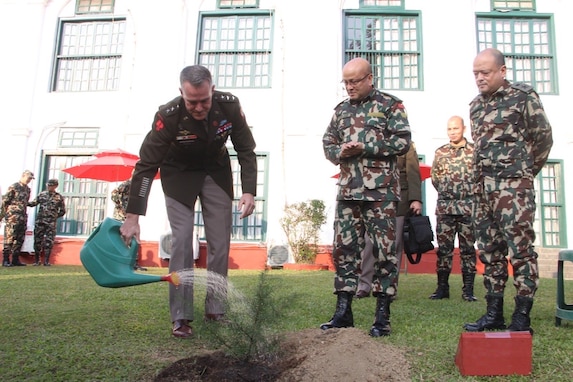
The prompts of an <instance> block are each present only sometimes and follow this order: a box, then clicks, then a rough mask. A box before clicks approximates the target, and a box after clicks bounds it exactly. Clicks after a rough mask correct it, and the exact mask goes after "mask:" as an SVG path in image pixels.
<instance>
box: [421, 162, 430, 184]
mask: <svg viewBox="0 0 573 382" xmlns="http://www.w3.org/2000/svg"><path fill="white" fill-rule="evenodd" d="M431 176H432V165H429V164H425V163H420V178H421V179H422V180H426V179H428V178H429V177H431Z"/></svg>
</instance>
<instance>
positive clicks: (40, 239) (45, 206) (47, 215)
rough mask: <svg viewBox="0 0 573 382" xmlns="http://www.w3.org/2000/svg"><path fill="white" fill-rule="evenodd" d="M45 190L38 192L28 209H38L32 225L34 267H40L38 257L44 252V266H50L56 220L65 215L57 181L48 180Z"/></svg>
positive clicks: (64, 207)
mask: <svg viewBox="0 0 573 382" xmlns="http://www.w3.org/2000/svg"><path fill="white" fill-rule="evenodd" d="M46 187H48V189H47V190H45V191H42V192H40V193H39V194H38V195H37V196H36V197H35V198H34V200H32V201H31V202H29V203H28V207H35V206H39V207H38V213H37V214H36V222H35V223H34V257H35V261H34V265H40V255H41V253H42V252H44V266H50V255H51V253H52V248H54V239H55V237H56V223H57V221H58V218H61V217H62V216H64V215H65V214H66V204H65V202H64V197H63V196H62V195H61V194H60V193H58V192H56V188H58V180H57V179H50V180H48V182H47V183H46Z"/></svg>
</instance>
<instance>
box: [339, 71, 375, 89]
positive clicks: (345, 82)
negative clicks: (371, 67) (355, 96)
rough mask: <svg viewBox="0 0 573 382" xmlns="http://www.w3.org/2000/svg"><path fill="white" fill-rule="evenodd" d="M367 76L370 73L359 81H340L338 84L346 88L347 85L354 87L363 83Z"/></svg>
mask: <svg viewBox="0 0 573 382" xmlns="http://www.w3.org/2000/svg"><path fill="white" fill-rule="evenodd" d="M369 75H370V73H368V74H367V75H365V76H364V77H362V78H361V79H359V80H342V81H340V83H341V84H344V86H348V85H352V86H356V85H358V84H359V83H361V82H362V81H364V80H365V79H366V78H367V77H368V76H369Z"/></svg>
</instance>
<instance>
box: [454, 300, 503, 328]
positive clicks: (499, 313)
mask: <svg viewBox="0 0 573 382" xmlns="http://www.w3.org/2000/svg"><path fill="white" fill-rule="evenodd" d="M485 299H486V300H487V313H486V314H484V315H483V316H481V317H480V319H479V320H477V321H476V322H472V323H467V324H464V329H465V330H466V331H468V332H483V331H484V330H486V329H488V330H503V329H505V320H504V318H503V297H499V296H490V295H487V296H485Z"/></svg>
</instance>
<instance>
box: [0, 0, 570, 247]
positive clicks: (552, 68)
mask: <svg viewBox="0 0 573 382" xmlns="http://www.w3.org/2000/svg"><path fill="white" fill-rule="evenodd" d="M571 14H573V2H571V1H569V0H529V1H526V0H515V1H495V0H436V1H430V0H338V1H334V0H315V1H300V0H288V1H287V0H162V1H151V0H150V1H141V0H139V1H137V0H75V1H74V0H0V47H1V48H2V55H3V59H2V60H1V62H0V76H1V78H2V84H3V86H2V89H1V90H0V96H1V99H2V103H1V105H2V106H1V108H2V121H3V127H2V129H0V138H1V141H2V149H0V160H1V163H2V164H3V166H2V168H3V169H2V172H1V174H0V188H1V190H2V192H4V191H5V190H6V189H7V187H8V186H9V185H10V184H12V183H14V182H15V181H17V180H18V179H19V177H20V174H21V173H22V171H23V170H25V169H30V170H32V171H33V172H34V173H35V174H36V180H35V181H34V182H33V183H32V184H31V187H32V195H33V196H34V195H35V194H36V193H38V192H40V191H41V190H42V189H43V188H44V187H43V185H44V184H45V182H46V180H47V179H49V178H58V179H59V183H60V186H59V189H58V190H59V191H60V192H61V193H62V194H63V195H64V196H65V197H66V201H67V205H68V210H69V211H68V213H67V214H66V216H65V217H64V218H63V219H61V221H60V222H59V225H58V235H62V236H80V237H81V236H85V237H87V235H89V233H90V232H91V230H92V229H93V228H94V227H95V226H96V225H97V224H99V222H101V221H102V220H103V218H105V217H106V216H111V214H112V209H113V206H112V203H111V200H110V192H111V189H112V188H113V187H114V186H115V184H113V183H107V182H101V181H93V180H86V179H76V178H74V177H72V176H70V175H69V174H67V173H65V172H63V171H62V170H63V169H64V168H67V167H70V166H72V165H76V164H79V163H82V162H84V161H86V160H88V159H90V158H91V156H92V155H93V154H95V153H97V152H100V151H103V150H107V149H116V148H121V149H123V150H126V151H129V152H132V153H135V154H137V153H138V150H139V146H140V144H141V142H142V140H143V138H144V137H145V135H146V134H147V132H148V131H149V129H150V128H151V122H152V119H153V115H154V113H155V111H156V110H157V108H158V107H159V106H160V105H162V104H164V103H166V102H168V101H169V100H171V99H172V98H174V97H176V96H177V95H179V89H178V88H179V72H180V70H181V69H182V68H183V67H185V66H187V65H192V64H203V65H205V66H207V67H209V68H210V69H211V71H212V73H213V75H214V82H215V85H216V87H217V89H219V90H223V91H229V92H232V93H233V94H235V95H236V96H238V97H239V99H240V100H241V103H242V106H243V109H244V112H245V114H246V116H247V122H248V123H249V125H250V126H252V132H253V135H254V137H255V140H256V142H257V153H258V155H259V187H258V195H257V213H256V214H255V215H254V216H252V217H250V218H249V219H245V221H241V220H239V219H238V213H237V215H236V217H237V218H236V219H235V229H234V234H233V241H237V242H241V241H247V242H249V241H250V242H259V243H261V245H266V246H269V247H271V246H273V245H279V244H284V243H285V242H286V241H285V238H284V235H283V232H282V229H281V227H280V225H279V219H280V217H281V216H282V211H283V208H284V206H285V204H288V203H293V202H297V201H304V200H309V199H321V200H323V201H324V202H325V203H326V205H327V209H328V213H329V214H331V213H332V210H333V208H334V198H335V194H336V180H335V179H333V178H332V176H333V175H334V174H336V173H337V172H338V169H337V168H336V167H335V166H333V165H332V164H331V163H330V162H328V161H327V160H326V159H325V157H324V154H323V150H322V135H323V133H324V131H325V129H326V126H327V125H328V123H329V121H330V118H331V116H332V113H333V108H334V107H335V106H336V105H337V104H338V103H339V102H340V101H341V100H343V99H344V97H345V93H344V89H343V87H342V85H341V83H340V80H341V69H342V66H343V65H344V63H345V62H346V61H347V60H348V59H349V58H352V57H356V56H362V57H365V58H368V59H369V60H370V61H371V62H372V64H373V69H374V77H375V81H376V83H375V86H376V87H378V88H380V89H382V90H385V91H387V92H389V93H392V94H394V95H396V96H398V97H399V98H401V99H402V100H403V101H404V105H405V107H406V109H407V111H408V115H409V121H410V125H411V129H412V138H413V140H414V141H415V143H416V148H417V151H418V154H419V155H420V157H421V158H422V161H423V162H425V163H430V164H431V162H432V159H433V153H434V150H435V149H436V148H437V147H439V146H440V145H442V144H444V143H446V142H447V135H446V122H447V120H448V118H449V117H450V116H452V115H460V116H462V117H463V118H464V119H465V121H466V125H467V126H468V129H467V133H466V137H467V138H469V139H470V140H471V136H470V132H469V121H468V115H469V107H468V104H469V102H470V101H471V100H472V99H473V98H474V97H475V95H476V94H477V88H476V86H475V83H474V79H473V73H472V63H473V59H474V57H475V55H476V54H477V52H478V51H480V50H482V49H483V48H486V47H495V48H498V49H500V50H501V51H503V52H504V53H505V55H506V59H507V66H508V79H509V80H511V81H519V82H528V83H530V84H532V85H533V86H534V87H535V88H536V90H537V91H538V93H539V94H540V96H541V100H542V102H543V105H544V107H545V110H546V112H547V115H548V117H549V120H550V122H551V124H552V127H553V137H554V142H555V143H554V146H553V149H552V151H551V154H550V159H549V161H548V163H547V165H546V166H545V168H544V170H543V172H542V174H540V176H539V177H538V188H537V189H538V191H539V192H538V199H537V203H538V217H537V219H536V230H537V247H538V248H543V249H545V248H547V249H555V250H558V249H560V248H566V247H567V245H568V242H567V237H568V236H571V237H573V236H572V234H573V224H568V221H567V216H573V203H571V204H570V205H567V203H566V195H567V194H570V193H571V191H570V190H573V177H572V178H567V177H566V174H567V172H566V170H567V168H568V167H569V166H571V165H573V144H572V142H573V132H572V131H573V129H569V128H568V127H567V123H568V122H567V121H568V120H569V118H568V117H567V116H568V107H571V106H570V105H571V101H573V95H572V92H573V78H572V77H573V72H572V71H571V70H568V69H569V66H570V63H571V62H572V59H573V53H571V50H570V49H569V42H568V38H570V36H573V25H572V23H570V20H569V18H570V15H571ZM234 171H235V172H238V168H234ZM235 182H236V187H235V188H236V190H235V193H236V195H237V198H238V197H239V196H240V186H239V184H238V182H239V179H238V177H236V179H235ZM424 199H425V200H424V208H425V212H426V213H427V214H428V215H430V216H431V217H432V218H434V208H435V199H436V193H435V191H434V189H433V187H432V185H431V184H430V183H429V182H426V183H425V187H424ZM32 221H33V214H32V215H31V218H30V223H29V225H33V224H32ZM434 221H435V220H434ZM140 222H141V225H142V239H144V240H159V237H160V235H161V234H162V233H164V232H165V231H166V230H167V229H168V222H167V217H166V214H165V208H164V200H163V193H162V190H161V184H160V181H159V180H156V181H155V182H154V185H153V187H152V193H151V196H150V200H149V208H148V212H147V215H146V216H145V217H143V218H142V219H141V220H140ZM200 223H201V221H200V219H199V224H200ZM331 223H332V218H329V221H328V223H327V224H326V225H325V226H324V228H323V234H322V241H323V243H324V244H330V243H331V241H332V227H331V225H332V224H331Z"/></svg>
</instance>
